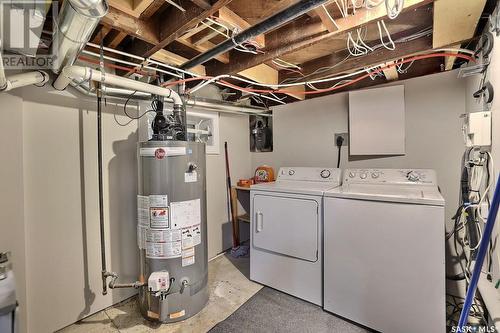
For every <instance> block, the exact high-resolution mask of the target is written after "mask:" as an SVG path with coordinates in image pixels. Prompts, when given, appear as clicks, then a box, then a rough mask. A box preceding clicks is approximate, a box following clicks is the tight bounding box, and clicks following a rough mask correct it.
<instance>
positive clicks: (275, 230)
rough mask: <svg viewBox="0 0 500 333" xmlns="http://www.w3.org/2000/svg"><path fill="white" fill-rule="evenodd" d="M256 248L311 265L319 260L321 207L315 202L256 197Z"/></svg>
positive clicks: (292, 198) (253, 229)
mask: <svg viewBox="0 0 500 333" xmlns="http://www.w3.org/2000/svg"><path fill="white" fill-rule="evenodd" d="M253 214H254V216H252V236H253V237H252V243H253V246H254V247H257V248H260V249H263V250H267V251H271V252H275V253H278V254H282V255H286V256H290V257H295V258H298V259H303V260H307V261H311V262H314V261H317V260H318V237H319V232H318V230H319V219H320V218H319V204H318V202H317V201H316V200H314V199H304V198H294V197H282V196H274V195H262V194H257V195H255V196H254V197H253Z"/></svg>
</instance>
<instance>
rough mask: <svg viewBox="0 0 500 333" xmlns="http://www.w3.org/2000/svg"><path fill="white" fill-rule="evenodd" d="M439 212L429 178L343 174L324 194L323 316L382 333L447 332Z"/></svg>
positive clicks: (429, 174) (428, 173)
mask: <svg viewBox="0 0 500 333" xmlns="http://www.w3.org/2000/svg"><path fill="white" fill-rule="evenodd" d="M444 204H445V202H444V199H443V197H442V196H441V194H440V192H439V189H438V186H437V181H436V173H435V172H434V171H433V170H406V169H405V170H394V169H369V170H365V169H363V170H361V169H356V170H355V169H351V170H345V172H344V176H343V184H342V187H340V188H337V189H333V190H331V191H327V192H325V199H324V205H325V206H324V210H325V217H324V225H325V227H324V228H325V229H324V242H325V247H324V265H325V269H324V309H325V310H327V311H330V312H332V313H335V314H337V315H340V316H342V317H345V318H347V319H350V320H352V321H354V322H357V323H360V324H362V325H364V326H367V327H369V328H372V329H375V330H377V331H380V332H384V333H402V332H404V333H421V332H438V333H439V332H445V331H446V326H445V325H446V319H445V316H446V315H445V309H446V306H445V220H444Z"/></svg>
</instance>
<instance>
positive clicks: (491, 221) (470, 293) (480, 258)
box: [458, 176, 500, 332]
mask: <svg viewBox="0 0 500 333" xmlns="http://www.w3.org/2000/svg"><path fill="white" fill-rule="evenodd" d="M497 178H498V180H497V185H496V188H495V193H494V194H493V200H492V202H491V207H490V211H489V212H488V220H487V221H486V227H485V228H484V233H483V237H482V238H481V244H480V245H479V251H478V253H477V257H476V263H475V264H474V271H473V272H472V277H471V280H470V285H469V289H467V296H466V297H465V302H464V307H463V308H462V313H460V320H459V321H458V327H459V328H460V329H462V328H464V327H465V325H467V319H468V318H469V311H470V308H471V306H472V301H473V300H474V296H475V294H476V289H477V283H478V281H479V276H480V275H481V268H482V267H483V262H484V258H485V257H486V252H487V251H488V245H489V241H490V238H491V234H492V233H493V227H494V226H495V220H496V218H497V213H498V206H499V204H500V176H499V177H497ZM460 332H462V330H461V331H460ZM464 332H465V331H464Z"/></svg>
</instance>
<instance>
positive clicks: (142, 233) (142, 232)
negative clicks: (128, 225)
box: [137, 225, 148, 250]
mask: <svg viewBox="0 0 500 333" xmlns="http://www.w3.org/2000/svg"><path fill="white" fill-rule="evenodd" d="M147 230H148V229H147V228H145V227H143V226H140V225H138V226H137V246H138V247H139V249H140V250H142V249H144V248H145V247H146V232H147Z"/></svg>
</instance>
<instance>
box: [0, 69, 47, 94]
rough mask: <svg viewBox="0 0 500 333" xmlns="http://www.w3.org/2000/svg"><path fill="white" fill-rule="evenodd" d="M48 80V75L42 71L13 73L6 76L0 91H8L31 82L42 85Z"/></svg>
mask: <svg viewBox="0 0 500 333" xmlns="http://www.w3.org/2000/svg"><path fill="white" fill-rule="evenodd" d="M48 80H49V75H48V74H47V73H45V72H42V71H36V72H27V73H21V74H15V75H11V76H9V77H7V78H6V80H5V88H4V89H0V91H9V90H12V89H16V88H20V87H24V86H29V85H32V84H36V85H44V84H45V83H47V81H48Z"/></svg>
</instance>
